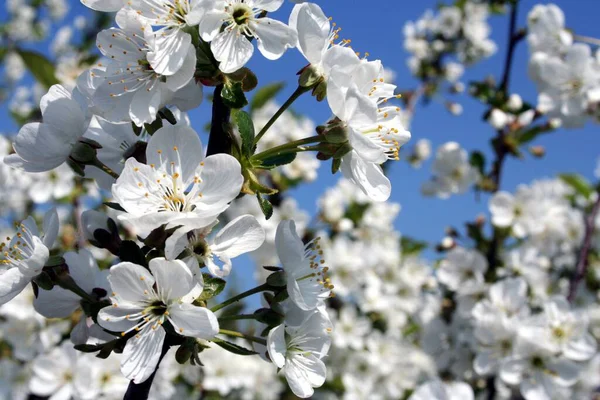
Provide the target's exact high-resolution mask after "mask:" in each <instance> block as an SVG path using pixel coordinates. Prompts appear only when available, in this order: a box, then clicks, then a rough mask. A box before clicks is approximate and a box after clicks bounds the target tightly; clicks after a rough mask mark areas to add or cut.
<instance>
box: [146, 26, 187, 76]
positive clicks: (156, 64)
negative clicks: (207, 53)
mask: <svg viewBox="0 0 600 400" xmlns="http://www.w3.org/2000/svg"><path fill="white" fill-rule="evenodd" d="M165 31H167V32H166V34H165ZM155 38H156V42H155V44H154V45H155V47H154V51H150V52H148V56H147V57H148V61H149V62H150V65H151V66H152V69H153V70H154V71H155V72H156V73H157V74H160V75H166V76H169V75H173V74H175V73H176V72H177V71H179V69H180V68H181V66H182V65H183V64H184V62H185V59H186V57H187V55H188V52H189V49H190V47H191V46H192V37H191V36H190V34H189V33H185V32H183V31H182V30H180V29H172V30H168V29H163V30H162V31H158V32H157V33H156V36H155Z"/></svg>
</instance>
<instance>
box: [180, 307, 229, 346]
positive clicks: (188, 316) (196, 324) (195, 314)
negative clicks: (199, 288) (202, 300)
mask: <svg viewBox="0 0 600 400" xmlns="http://www.w3.org/2000/svg"><path fill="white" fill-rule="evenodd" d="M169 314H170V315H169V321H171V323H172V324H173V327H174V328H175V331H176V332H177V333H179V334H180V335H183V336H191V337H196V338H200V339H212V338H213V337H215V335H216V334H217V333H219V322H218V321H217V317H216V316H215V314H213V312H212V311H210V310H209V309H207V308H204V307H196V306H194V305H192V304H186V303H181V304H175V305H174V306H172V307H169Z"/></svg>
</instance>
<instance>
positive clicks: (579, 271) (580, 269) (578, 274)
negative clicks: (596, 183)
mask: <svg viewBox="0 0 600 400" xmlns="http://www.w3.org/2000/svg"><path fill="white" fill-rule="evenodd" d="M599 210H600V196H599V197H598V199H597V200H596V202H595V203H594V207H593V208H592V212H591V213H590V214H589V215H588V216H587V217H586V218H585V235H584V237H583V245H582V246H581V249H580V250H579V255H578V256H577V264H576V267H575V275H574V276H573V279H572V280H571V285H570V287H569V296H568V297H567V299H568V300H569V302H573V300H574V299H575V295H576V294H577V288H578V287H579V284H580V283H581V281H582V280H583V278H585V274H586V272H587V268H588V265H589V262H588V261H589V260H588V256H589V254H590V249H591V248H592V237H593V236H594V226H595V225H596V217H597V216H598V211H599Z"/></svg>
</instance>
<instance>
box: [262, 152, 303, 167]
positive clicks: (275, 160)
mask: <svg viewBox="0 0 600 400" xmlns="http://www.w3.org/2000/svg"><path fill="white" fill-rule="evenodd" d="M295 159H296V153H284V154H277V155H274V156H272V157H267V158H265V159H262V160H260V164H259V165H257V166H256V168H260V169H273V168H276V167H279V166H282V165H286V164H289V163H291V162H292V161H294V160H295Z"/></svg>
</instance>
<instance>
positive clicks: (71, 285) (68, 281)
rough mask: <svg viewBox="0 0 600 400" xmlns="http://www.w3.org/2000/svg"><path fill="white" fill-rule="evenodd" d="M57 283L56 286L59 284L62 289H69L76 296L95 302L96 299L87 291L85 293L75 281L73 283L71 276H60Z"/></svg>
mask: <svg viewBox="0 0 600 400" xmlns="http://www.w3.org/2000/svg"><path fill="white" fill-rule="evenodd" d="M57 284H58V286H60V287H61V288H63V289H66V290H70V291H71V292H73V293H75V294H76V295H77V296H79V297H81V298H82V299H84V300H87V301H91V302H96V299H94V298H93V297H92V296H90V295H89V294H88V293H86V291H85V290H83V289H82V288H80V287H79V286H78V285H77V283H75V281H74V280H73V278H71V276H70V275H65V276H62V277H60V278H59V279H58V282H57Z"/></svg>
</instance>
